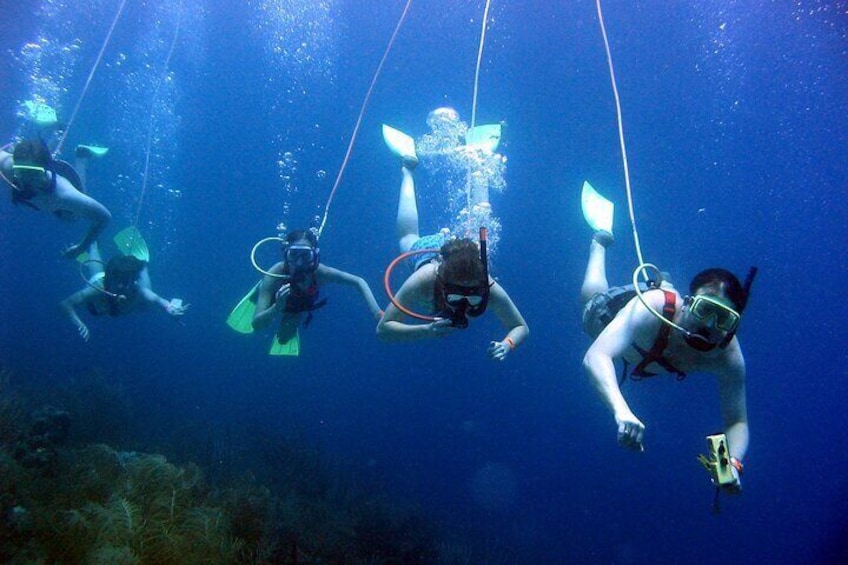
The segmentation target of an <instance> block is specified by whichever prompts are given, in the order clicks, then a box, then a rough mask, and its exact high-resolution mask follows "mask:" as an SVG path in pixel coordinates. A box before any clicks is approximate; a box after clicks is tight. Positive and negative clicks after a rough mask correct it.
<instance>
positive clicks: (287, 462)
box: [0, 372, 444, 565]
mask: <svg viewBox="0 0 848 565" xmlns="http://www.w3.org/2000/svg"><path fill="white" fill-rule="evenodd" d="M10 376H11V375H10V374H8V373H6V372H3V373H2V374H0V562H2V563H9V564H12V565H15V564H24V563H27V564H33V563H34V564H39V563H61V564H63V565H74V564H80V565H93V564H101V563H102V564H106V563H108V564H110V565H115V564H118V565H122V564H126V565H130V564H139V565H143V564H148V563H151V564H163V565H169V564H191V565H195V564H205V563H208V564H216V565H217V564H227V563H234V564H236V563H255V564H258V563H292V564H304V563H306V564H310V563H314V564H319V563H346V564H352V565H356V564H359V563H362V564H365V563H367V564H378V563H387V564H389V563H398V564H400V563H403V564H415V563H437V562H439V561H440V560H439V542H438V539H437V535H436V531H435V526H434V525H433V524H432V523H430V522H428V521H427V520H426V519H424V518H423V517H422V515H421V514H420V512H418V511H417V510H416V509H414V508H408V507H404V506H402V505H399V504H397V503H396V502H394V501H389V500H386V499H384V498H381V497H379V496H375V495H374V494H373V493H371V492H368V491H366V490H365V489H363V488H361V487H360V486H359V484H358V482H357V480H356V478H355V477H354V476H353V474H352V473H351V472H350V470H349V469H346V467H345V465H343V464H342V463H340V462H329V461H328V460H327V459H326V458H325V457H323V456H322V455H321V454H320V452H319V451H318V450H316V449H315V448H314V447H311V446H309V445H308V444H307V443H305V442H302V441H297V440H292V438H284V437H277V436H276V435H274V434H272V433H268V432H267V430H266V431H264V432H262V431H260V430H249V431H248V430H244V431H243V432H242V433H241V434H234V433H226V434H225V435H224V436H223V437H222V438H216V437H207V438H206V440H207V441H205V442H204V441H203V440H202V439H200V438H198V439H199V441H198V442H197V443H198V444H201V445H203V444H204V443H206V444H209V445H211V446H214V449H213V450H212V454H211V455H214V457H212V456H210V457H207V460H208V461H214V462H215V464H216V465H218V466H219V467H220V466H221V465H223V467H224V468H225V469H227V472H226V473H223V474H221V475H220V476H219V477H218V479H217V480H216V481H214V482H213V483H209V482H207V481H206V480H205V479H204V473H203V472H201V469H200V467H198V466H197V465H195V464H193V463H184V464H180V465H177V464H175V463H174V462H170V461H168V460H167V459H166V458H165V457H164V456H163V455H158V454H146V453H140V452H136V451H129V450H124V451H121V450H120V447H116V446H110V445H106V444H105V443H92V442H90V441H89V440H91V439H93V438H95V437H96V432H95V430H96V429H97V427H98V425H97V418H98V417H99V418H100V422H101V427H103V426H109V425H111V424H112V423H117V424H118V425H120V426H121V428H122V429H121V430H120V433H119V436H120V437H121V438H124V439H125V441H126V443H127V444H135V445H140V444H145V443H149V439H148V438H145V437H128V436H129V430H131V429H132V426H130V425H128V416H127V414H125V413H122V412H121V409H122V407H125V405H124V404H122V403H121V402H120V401H119V400H120V398H119V395H114V394H112V393H110V392H109V387H108V386H107V385H106V384H105V383H104V382H103V381H101V380H99V379H94V380H91V379H83V380H80V381H79V382H78V386H79V390H76V389H75V388H74V384H73V383H71V384H70V385H68V386H66V387H64V388H63V389H62V390H61V391H60V394H56V393H55V389H54V391H53V392H51V393H49V397H45V398H42V399H38V398H37V395H36V396H33V395H32V394H30V395H26V394H18V393H17V391H13V390H12V387H10V386H9V381H10ZM89 395H90V396H91V397H93V398H95V399H97V400H96V402H94V403H93V404H92V406H94V407H95V408H96V409H95V410H92V411H89V412H87V413H85V414H83V411H82V410H81V406H82V404H81V399H82V398H84V397H85V396H89ZM109 399H112V400H114V401H115V402H114V404H111V405H110V404H109V402H110V400H109ZM44 401H49V402H50V403H51V404H49V405H43V404H38V403H39V402H44ZM54 403H55V405H54ZM78 416H79V417H78ZM78 420H82V425H83V427H84V433H78V432H77V431H75V427H76V425H77V422H78ZM175 429H180V430H182V431H183V432H185V431H187V430H189V429H192V427H191V426H188V425H187V426H182V427H179V428H175ZM197 430H198V431H200V428H197ZM205 433H206V434H207V436H214V433H213V432H211V431H209V430H207V431H206V432H205ZM106 437H109V438H111V439H114V438H115V437H116V436H115V435H114V430H111V431H109V432H107V435H106ZM188 441H190V440H189V438H182V440H181V442H183V444H182V445H184V444H185V443H187V442H188ZM175 445H179V444H175ZM173 447H174V446H173V445H172V446H170V447H168V449H170V450H171V453H173V452H174V450H173ZM230 458H232V460H231V461H227V460H228V459H230ZM234 469H239V470H240V472H239V474H238V476H237V477H236V476H234V474H231V472H230V471H232V470H234ZM442 562H444V561H442Z"/></svg>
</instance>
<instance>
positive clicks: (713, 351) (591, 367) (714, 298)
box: [581, 232, 756, 492]
mask: <svg viewBox="0 0 848 565" xmlns="http://www.w3.org/2000/svg"><path fill="white" fill-rule="evenodd" d="M612 242H613V239H612V235H611V234H610V233H608V232H598V233H596V234H595V236H594V237H593V241H592V243H591V248H590V252H589V263H588V266H587V269H586V276H585V278H584V281H583V287H582V290H581V300H582V302H583V304H584V310H583V326H584V329H585V330H586V332H587V333H588V334H589V335H590V336H591V337H592V338H593V339H594V341H593V343H592V345H591V346H590V347H589V350H588V351H587V352H586V355H585V356H584V358H583V368H584V370H585V371H586V374H587V376H588V377H589V379H590V380H591V381H592V383H593V384H594V386H595V388H596V389H597V390H598V392H599V394H600V395H601V398H602V399H603V401H604V403H605V404H606V405H607V407H608V408H609V409H610V410H611V411H612V413H613V416H614V418H615V423H616V426H617V435H618V442H619V444H621V445H622V446H624V447H627V448H629V449H633V450H636V451H643V450H644V435H645V425H644V424H643V423H642V422H641V421H640V420H639V419H638V418H637V417H636V415H635V414H634V413H633V411H632V410H631V409H630V406H629V405H628V404H627V401H626V400H625V399H624V396H623V394H622V392H621V385H622V384H623V383H624V381H625V379H626V378H627V374H626V372H623V373H622V376H621V377H617V375H616V368H615V365H614V361H615V360H616V359H621V360H624V362H625V371H626V370H627V367H631V368H632V373H631V375H630V376H631V377H632V378H633V379H635V380H639V379H642V378H645V377H649V376H653V375H655V374H656V373H657V372H668V373H673V374H675V375H676V376H677V379H678V380H681V379H683V378H684V377H685V376H686V374H687V373H692V372H707V373H711V374H713V375H715V376H716V379H717V381H718V387H719V404H720V412H721V416H722V420H723V422H724V432H725V433H726V435H727V439H728V445H729V447H730V455H731V457H730V462H731V463H732V465H733V470H732V472H733V473H734V478H735V479H736V480H735V482H734V483H733V484H730V485H726V486H725V488H726V489H727V490H729V491H730V492H739V491H740V490H741V482H740V480H739V475H740V473H741V469H742V463H741V461H742V459H743V458H744V456H745V453H746V452H747V450H748V442H749V432H748V410H747V403H746V395H745V358H744V357H743V355H742V348H741V347H740V345H739V340H738V339H736V337H735V335H736V331H737V330H738V328H739V323H740V322H741V319H742V311H743V310H744V309H745V306H746V304H747V301H748V295H749V293H750V289H751V284H752V282H753V278H754V276H755V275H756V269H752V270H751V272H750V273H749V275H748V278H747V279H746V281H745V283H744V284H741V283H740V282H739V279H737V278H736V277H735V276H734V275H733V273H731V272H729V271H727V270H725V269H719V268H714V269H707V270H705V271H702V272H701V273H699V274H698V275H697V276H695V278H694V279H693V280H692V282H691V284H690V288H689V296H686V297H685V298H684V297H681V296H680V294H679V293H677V291H675V290H674V287H672V286H671V285H670V284H668V283H665V282H662V283H660V284H658V285H657V284H654V285H646V286H645V287H644V288H643V289H642V296H643V298H644V299H645V301H646V302H647V303H648V305H649V306H650V307H651V308H652V309H653V310H654V311H655V312H656V313H654V312H651V311H650V310H649V309H648V308H647V307H646V306H645V305H644V304H643V303H642V302H641V301H640V299H639V298H638V297H637V296H636V292H635V290H633V287H632V285H630V286H628V287H612V288H611V287H609V284H608V283H607V278H606V265H605V261H606V249H607V247H609V246H610V245H612ZM658 316H659V317H658ZM660 317H662V318H663V319H662V320H661V319H660Z"/></svg>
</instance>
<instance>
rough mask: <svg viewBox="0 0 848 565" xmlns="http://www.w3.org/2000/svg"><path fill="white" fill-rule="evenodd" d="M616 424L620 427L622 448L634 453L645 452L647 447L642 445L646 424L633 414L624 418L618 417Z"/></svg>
mask: <svg viewBox="0 0 848 565" xmlns="http://www.w3.org/2000/svg"><path fill="white" fill-rule="evenodd" d="M615 423H616V424H617V425H618V443H619V444H620V445H621V446H623V447H626V448H627V449H632V450H633V451H645V446H644V445H643V444H642V438H643V437H644V436H645V424H643V423H642V422H640V421H639V418H637V417H636V416H634V415H633V413H632V412H631V413H628V414H626V415H624V416H618V415H616V417H615Z"/></svg>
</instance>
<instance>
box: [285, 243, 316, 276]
mask: <svg viewBox="0 0 848 565" xmlns="http://www.w3.org/2000/svg"><path fill="white" fill-rule="evenodd" d="M317 262H318V254H317V253H316V252H315V250H314V249H313V248H312V247H309V246H308V245H290V246H289V247H288V248H286V263H287V264H288V265H289V266H290V267H292V268H293V269H295V270H302V269H308V268H312V267H313V266H315V264H316V263H317Z"/></svg>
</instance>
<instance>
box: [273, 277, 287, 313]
mask: <svg viewBox="0 0 848 565" xmlns="http://www.w3.org/2000/svg"><path fill="white" fill-rule="evenodd" d="M289 294H291V283H285V284H284V285H282V286H281V287H280V288H279V290H277V294H275V295H274V306H276V307H277V310H282V309H283V308H285V306H286V299H287V298H288V297H289Z"/></svg>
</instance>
